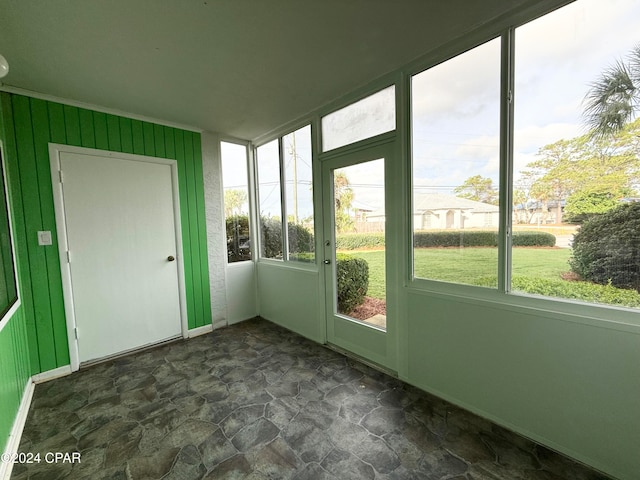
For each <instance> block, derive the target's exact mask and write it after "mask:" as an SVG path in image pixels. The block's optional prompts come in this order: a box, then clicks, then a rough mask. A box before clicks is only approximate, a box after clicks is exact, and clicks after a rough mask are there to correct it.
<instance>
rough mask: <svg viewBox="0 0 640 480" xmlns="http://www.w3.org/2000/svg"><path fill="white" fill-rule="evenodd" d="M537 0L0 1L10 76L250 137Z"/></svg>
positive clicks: (24, 85)
mask: <svg viewBox="0 0 640 480" xmlns="http://www.w3.org/2000/svg"><path fill="white" fill-rule="evenodd" d="M531 3H533V1H532V0H482V1H480V0H448V1H445V0H109V1H105V0H101V1H99V0H84V1H83V0H0V54H2V55H3V56H4V57H5V58H6V59H7V60H8V62H9V65H10V71H9V74H8V75H7V77H5V78H4V79H3V80H2V81H3V82H4V84H5V85H8V86H13V87H17V88H21V89H26V90H31V91H34V92H39V93H43V94H48V95H53V96H56V97H61V98H65V99H69V100H73V101H77V102H84V103H88V104H93V105H98V106H102V107H106V108H108V109H115V110H120V111H124V112H129V113H133V114H136V115H144V116H147V117H151V118H155V119H161V120H164V121H167V122H173V123H179V124H183V125H189V126H192V127H195V128H198V129H202V130H208V131H213V132H220V133H225V134H227V135H233V136H236V137H238V138H245V139H253V138H256V137H257V136H259V135H261V134H263V133H265V132H267V131H270V130H272V129H274V128H276V127H278V126H280V125H283V124H284V123H287V122H289V121H291V120H293V119H295V118H297V117H300V116H302V115H304V114H306V113H308V112H310V111H312V110H315V109H317V108H318V107H320V106H322V105H324V104H327V103H328V102H330V101H331V100H334V99H336V98H338V97H340V96H342V95H344V94H346V93H348V92H349V91H351V90H353V89H355V88H357V87H358V86H361V85H364V84H367V83H369V82H370V81H371V80H373V79H375V78H377V77H380V76H381V75H383V74H385V73H387V72H390V71H392V70H395V69H397V68H398V67H400V66H402V65H404V64H406V63H408V62H409V61H411V60H413V59H415V58H417V57H419V56H420V55H422V54H423V53H425V52H427V51H429V50H431V49H433V48H435V47H436V46H438V45H441V44H443V43H446V42H447V41H449V40H452V39H454V38H456V37H460V36H461V35H463V34H464V33H465V32H468V31H470V30H473V29H475V28H477V27H478V26H479V25H482V24H484V23H486V22H488V21H491V20H492V19H494V18H496V17H498V16H500V15H502V14H505V13H507V12H509V11H511V10H514V9H516V8H519V7H521V6H522V5H523V4H531Z"/></svg>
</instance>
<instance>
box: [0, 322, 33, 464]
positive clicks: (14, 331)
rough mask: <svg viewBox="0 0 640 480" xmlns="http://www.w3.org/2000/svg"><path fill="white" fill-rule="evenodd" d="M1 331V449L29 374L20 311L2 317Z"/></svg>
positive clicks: (0, 449)
mask: <svg viewBox="0 0 640 480" xmlns="http://www.w3.org/2000/svg"><path fill="white" fill-rule="evenodd" d="M3 322H6V323H5V325H4V328H3V329H2V330H1V331H0V411H1V412H2V415H0V452H4V447H5V445H6V444H7V440H8V439H9V434H10V433H11V429H12V427H13V422H14V421H15V417H16V414H17V413H18V409H19V407H20V403H21V401H22V394H23V393H24V389H25V386H26V384H27V381H28V379H29V377H30V376H31V374H30V373H29V372H30V368H29V356H28V353H27V351H26V348H25V346H26V331H25V329H24V317H23V315H22V310H21V309H18V311H17V312H16V313H14V314H13V315H12V317H11V318H5V319H4V320H3Z"/></svg>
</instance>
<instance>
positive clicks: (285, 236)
mask: <svg viewBox="0 0 640 480" xmlns="http://www.w3.org/2000/svg"><path fill="white" fill-rule="evenodd" d="M316 122H317V119H316V118H313V119H307V121H301V122H298V123H295V124H292V125H290V126H289V127H287V128H286V130H285V131H284V132H283V133H279V134H277V135H269V136H265V137H262V138H260V139H259V142H255V143H253V144H252V148H251V151H252V153H253V158H252V162H251V163H252V164H253V170H254V179H253V183H252V185H253V186H254V188H255V201H254V203H255V205H256V208H255V211H256V225H257V230H258V234H257V238H256V242H255V243H256V244H257V245H256V254H257V255H256V256H257V258H256V261H260V262H267V263H271V264H274V265H286V266H288V267H292V268H300V269H303V270H309V269H313V270H317V265H318V255H317V252H316V251H317V235H316V234H317V228H316V227H317V225H318V223H317V222H318V219H317V214H316V208H315V207H316V199H315V196H316V193H315V191H316V189H315V181H316V171H315V165H314V164H315V163H316V161H315V158H316V155H317V146H316V142H317V138H316V135H314V130H315V124H316ZM305 127H309V131H310V143H311V175H312V179H311V182H312V186H313V187H314V188H313V196H312V200H313V208H314V211H313V236H314V259H313V261H309V262H302V261H298V260H291V259H290V258H289V231H288V220H287V216H286V215H287V203H286V202H287V194H286V185H285V181H286V172H285V164H284V160H285V155H284V147H283V141H284V137H286V136H287V135H290V134H292V133H294V132H297V131H299V130H301V129H303V128H305ZM276 140H277V143H278V169H279V172H278V173H279V176H278V178H279V181H280V224H281V228H282V258H269V257H264V256H263V255H262V225H261V221H260V189H259V185H260V178H259V176H260V175H259V168H258V162H259V161H260V159H259V156H258V149H259V148H260V147H263V146H265V145H267V144H269V143H272V142H274V141H276Z"/></svg>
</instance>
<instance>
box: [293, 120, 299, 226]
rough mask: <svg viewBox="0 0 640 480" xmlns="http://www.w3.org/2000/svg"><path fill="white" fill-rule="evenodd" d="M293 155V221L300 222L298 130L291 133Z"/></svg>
mask: <svg viewBox="0 0 640 480" xmlns="http://www.w3.org/2000/svg"><path fill="white" fill-rule="evenodd" d="M291 155H292V156H293V221H294V223H298V152H297V150H296V132H293V133H292V134H291Z"/></svg>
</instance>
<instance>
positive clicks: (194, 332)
mask: <svg viewBox="0 0 640 480" xmlns="http://www.w3.org/2000/svg"><path fill="white" fill-rule="evenodd" d="M211 332H213V325H204V326H202V327H198V328H192V329H191V330H189V332H188V335H189V338H193V337H199V336H200V335H206V334H207V333H211Z"/></svg>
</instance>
